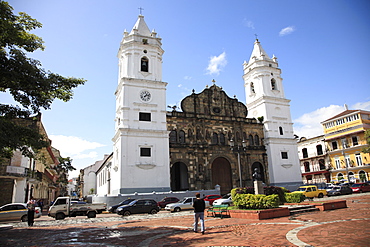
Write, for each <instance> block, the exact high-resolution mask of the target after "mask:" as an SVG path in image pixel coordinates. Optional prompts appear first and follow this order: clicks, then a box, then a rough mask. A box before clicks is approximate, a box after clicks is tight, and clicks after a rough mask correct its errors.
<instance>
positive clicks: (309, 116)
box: [293, 101, 370, 138]
mask: <svg viewBox="0 0 370 247" xmlns="http://www.w3.org/2000/svg"><path fill="white" fill-rule="evenodd" d="M349 109H351V110H359V109H361V110H370V101H368V102H360V103H356V104H354V105H353V106H351V107H350V108H349ZM343 111H345V107H344V106H339V105H331V106H328V107H322V108H320V109H317V110H316V111H313V112H309V113H305V114H303V115H302V116H301V117H299V118H297V119H295V120H293V122H294V134H296V135H298V136H299V137H306V138H311V137H315V136H319V135H323V134H324V131H323V128H322V125H321V124H320V123H321V122H323V121H325V120H327V119H329V118H332V117H334V116H335V115H337V114H339V113H341V112H343Z"/></svg>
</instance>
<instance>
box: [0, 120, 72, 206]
mask: <svg viewBox="0 0 370 247" xmlns="http://www.w3.org/2000/svg"><path fill="white" fill-rule="evenodd" d="M15 121H16V122H17V123H18V124H22V125H26V126H28V127H29V128H32V129H37V130H38V131H39V133H40V134H42V135H43V136H44V137H45V140H49V139H48V136H47V133H46V130H45V128H44V126H43V124H42V122H41V114H39V115H38V116H36V117H32V118H29V119H17V120H15ZM49 142H50V145H49V146H47V147H45V148H42V149H41V150H38V152H37V154H36V155H35V158H28V157H26V156H23V155H22V153H21V152H20V151H19V150H15V151H14V152H13V156H12V157H11V158H10V159H5V158H3V159H2V160H1V163H0V183H1V186H0V194H1V197H0V205H4V204H6V203H11V202H27V201H28V199H29V198H30V197H31V196H32V197H34V198H36V199H43V200H44V203H45V204H46V203H48V202H51V201H54V199H55V198H56V197H57V196H59V194H60V193H63V192H64V191H66V188H65V184H63V183H61V182H60V181H59V180H58V179H59V178H65V177H66V174H64V171H62V170H61V169H59V167H58V164H59V161H58V157H59V156H60V155H59V151H58V150H56V149H54V148H53V147H52V146H51V141H50V140H49Z"/></svg>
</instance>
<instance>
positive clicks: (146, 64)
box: [141, 57, 149, 72]
mask: <svg viewBox="0 0 370 247" xmlns="http://www.w3.org/2000/svg"><path fill="white" fill-rule="evenodd" d="M141 71H143V72H148V71H149V60H148V58H147V57H142V58H141Z"/></svg>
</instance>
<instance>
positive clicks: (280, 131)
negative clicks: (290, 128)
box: [279, 126, 284, 135]
mask: <svg viewBox="0 0 370 247" xmlns="http://www.w3.org/2000/svg"><path fill="white" fill-rule="evenodd" d="M279 133H280V135H284V131H283V127H281V126H280V127H279Z"/></svg>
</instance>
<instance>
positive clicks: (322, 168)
mask: <svg viewBox="0 0 370 247" xmlns="http://www.w3.org/2000/svg"><path fill="white" fill-rule="evenodd" d="M319 167H320V171H321V170H325V169H326V167H325V160H324V159H319Z"/></svg>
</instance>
